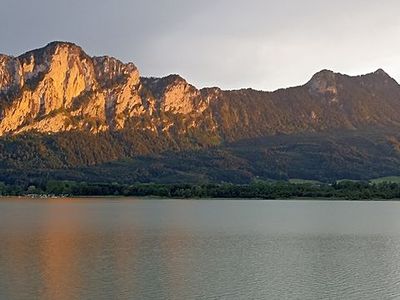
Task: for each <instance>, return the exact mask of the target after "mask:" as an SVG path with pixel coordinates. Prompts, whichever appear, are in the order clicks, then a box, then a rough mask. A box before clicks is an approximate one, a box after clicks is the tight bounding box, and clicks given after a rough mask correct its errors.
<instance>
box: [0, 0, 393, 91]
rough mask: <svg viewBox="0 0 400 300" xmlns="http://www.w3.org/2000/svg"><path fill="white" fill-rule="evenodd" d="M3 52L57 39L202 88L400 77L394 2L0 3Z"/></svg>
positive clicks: (268, 86) (58, 0) (18, 0)
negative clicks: (326, 72) (330, 77)
mask: <svg viewBox="0 0 400 300" xmlns="http://www.w3.org/2000/svg"><path fill="white" fill-rule="evenodd" d="M0 7H1V9H0V45H1V46H0V53H5V54H12V55H18V54H21V53H23V52H25V51H27V50H30V49H33V48H38V47H41V46H43V45H45V44H47V43H48V42H50V41H53V40H65V41H71V42H75V43H77V44H79V45H80V46H82V47H83V48H84V49H85V50H86V52H88V54H90V55H102V54H108V55H112V56H115V57H117V58H119V59H121V60H123V61H125V62H128V61H131V62H134V63H135V64H136V65H137V66H138V68H139V70H140V71H141V74H142V75H144V76H150V75H153V76H162V75H166V74H170V73H179V74H180V75H182V76H183V77H185V78H186V79H187V80H188V81H190V82H191V83H193V84H195V85H196V86H198V87H204V86H220V87H222V88H226V89H230V88H241V87H253V88H257V89H263V90H274V89H276V88H280V87H287V86H293V85H299V84H303V83H305V82H306V81H307V80H309V78H310V77H311V76H312V74H313V73H315V72H317V71H319V70H321V69H332V70H334V71H338V72H341V73H347V74H362V73H368V72H370V71H374V70H376V69H378V68H383V69H385V70H386V71H387V72H388V73H389V74H390V75H392V76H393V77H394V78H396V79H397V80H400V18H399V16H398V15H399V12H400V1H398V0H381V1H376V0H335V1H332V0H329V1H326V0H279V1H278V0H277V1H272V0H247V1H236V0H201V1H200V0H196V1H191V0H168V1H167V0H165V1H161V0H158V1H157V0H154V1H151V0H143V1H136V0H114V1H110V0H108V1H105V0H104V1H102V0H35V1H33V0H26V1H21V0H0Z"/></svg>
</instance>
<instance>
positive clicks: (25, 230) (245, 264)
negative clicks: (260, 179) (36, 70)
mask: <svg viewBox="0 0 400 300" xmlns="http://www.w3.org/2000/svg"><path fill="white" fill-rule="evenodd" d="M0 242H1V246H0V299H68V300H69V299H280V300H281V299H395V298H399V297H400V202H399V203H397V202H350V201H348V202H346V201H314V200H311V201H303V200H294V201H261V200H255V201H251V200H149V199H142V200H141V199H133V198H99V199H46V200H40V199H17V198H14V199H10V198H2V199H0Z"/></svg>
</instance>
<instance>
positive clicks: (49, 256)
mask: <svg viewBox="0 0 400 300" xmlns="http://www.w3.org/2000/svg"><path fill="white" fill-rule="evenodd" d="M81 213H82V210H80V209H78V208H77V207H75V206H72V205H71V206H61V207H60V206H59V205H57V204H51V205H49V207H48V211H47V212H46V217H45V218H46V219H45V220H43V227H42V229H41V230H42V232H41V236H42V239H41V243H40V259H41V267H42V268H43V270H42V284H43V290H42V291H41V297H40V298H42V299H60V300H63V299H66V300H67V299H72V298H76V297H73V294H74V292H76V291H77V289H79V288H81V282H80V279H81V278H80V274H79V263H78V261H77V258H79V257H80V253H79V252H81V249H80V247H81V246H82V245H83V244H82V242H83V240H82V235H81V233H80V230H79V229H80V228H79V227H80V226H79V222H74V220H73V219H72V220H71V217H74V218H75V217H80V216H79V214H81Z"/></svg>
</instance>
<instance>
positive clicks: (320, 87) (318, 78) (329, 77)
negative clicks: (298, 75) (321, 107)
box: [307, 70, 337, 94]
mask: <svg viewBox="0 0 400 300" xmlns="http://www.w3.org/2000/svg"><path fill="white" fill-rule="evenodd" d="M336 75H337V73H335V72H333V71H331V70H322V71H320V72H318V73H316V74H315V75H314V76H313V77H312V78H311V80H310V81H309V82H308V83H307V85H308V86H309V88H310V91H311V92H312V93H318V94H326V93H331V94H336V93H337V88H336V77H337V76H336Z"/></svg>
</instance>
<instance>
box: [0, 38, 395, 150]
mask: <svg viewBox="0 0 400 300" xmlns="http://www.w3.org/2000/svg"><path fill="white" fill-rule="evenodd" d="M399 124H400V86H399V85H398V84H397V82H396V81H394V80H393V79H392V78H390V76H389V75H387V74H386V73H385V72H384V71H383V70H378V71H376V72H375V73H371V74H367V75H364V76H358V77H350V76H346V75H342V74H337V73H334V72H331V71H327V70H324V71H321V72H320V73H317V74H316V75H314V76H313V78H312V79H311V80H310V81H309V82H308V83H307V84H305V85H304V86H300V87H294V88H289V89H283V90H278V91H276V92H261V91H255V90H251V89H247V90H238V91H222V90H220V89H218V88H210V89H202V90H198V89H197V88H195V87H194V86H192V85H190V84H189V83H187V82H186V81H185V80H184V79H183V78H181V77H179V76H178V75H171V76H168V77H165V78H141V77H140V75H139V71H138V69H137V68H136V67H135V66H134V65H133V64H131V63H128V64H124V63H122V62H120V61H118V60H117V59H115V58H111V57H106V56H105V57H89V56H88V55H87V54H85V52H84V51H83V50H82V49H81V48H80V47H78V46H76V45H74V44H71V43H62V42H54V43H51V44H49V45H47V46H46V47H44V48H42V49H38V50H34V51H31V52H27V53H25V54H23V55H21V56H19V57H10V56H6V55H1V56H0V135H6V134H7V135H10V134H12V135H14V134H19V133H23V132H31V131H35V132H39V133H59V132H67V131H84V132H90V133H94V134H95V133H101V132H107V131H121V130H132V131H134V132H149V133H151V134H153V135H155V136H169V137H171V138H173V139H175V140H177V139H180V138H182V137H184V138H185V139H187V142H188V143H189V144H202V145H203V144H205V145H207V144H215V143H219V142H221V141H224V140H227V141H234V140H239V139H242V138H252V137H258V136H268V135H271V134H276V133H296V132H305V131H322V130H326V129H335V128H346V129H354V128H360V127H365V126H369V125H377V126H392V125H395V126H397V125H399Z"/></svg>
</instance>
